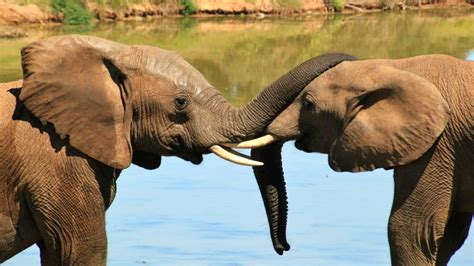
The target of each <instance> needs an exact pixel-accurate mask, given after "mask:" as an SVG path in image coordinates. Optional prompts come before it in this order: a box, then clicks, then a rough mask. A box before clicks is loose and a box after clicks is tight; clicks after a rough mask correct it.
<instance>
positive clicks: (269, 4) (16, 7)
mask: <svg viewBox="0 0 474 266" xmlns="http://www.w3.org/2000/svg"><path fill="white" fill-rule="evenodd" d="M191 1H192V2H191ZM16 2H21V1H11V0H10V1H8V0H7V1H5V0H4V1H2V0H0V24H28V23H50V22H59V23H60V22H64V14H63V13H61V12H53V10H52V7H51V5H50V4H48V1H46V4H43V5H44V6H38V5H35V4H28V5H20V4H18V3H16ZM32 2H34V1H32ZM43 2H44V1H43ZM82 2H83V6H84V8H85V9H86V10H88V11H89V12H90V14H91V17H92V18H96V19H98V20H101V21H121V20H141V19H146V18H150V17H159V16H182V15H183V14H189V13H190V14H191V15H194V16H206V15H254V16H257V17H264V16H265V15H286V16H293V15H296V16H298V15H311V14H325V13H332V12H343V13H353V12H355V13H364V12H373V11H380V10H392V9H416V8H422V9H427V8H446V7H448V8H472V7H474V0H444V1H443V2H440V1H438V0H403V1H400V0H345V1H344V0H184V1H169V0H165V1H156V2H157V3H156V4H151V3H152V2H153V1H148V2H146V3H144V4H131V5H126V6H115V7H113V8H112V6H113V5H107V4H105V5H99V4H97V1H82ZM137 2H139V1H137ZM158 2H160V3H158ZM183 3H184V4H183ZM185 3H192V6H191V8H190V7H189V6H186V4H185Z"/></svg>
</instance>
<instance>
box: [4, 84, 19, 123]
mask: <svg viewBox="0 0 474 266" xmlns="http://www.w3.org/2000/svg"><path fill="white" fill-rule="evenodd" d="M22 84H23V81H22V80H17V81H13V82H7V83H0V130H2V129H3V128H4V127H5V126H6V125H7V124H8V123H9V122H10V121H11V120H12V117H13V115H14V113H15V110H16V106H17V97H18V95H19V93H20V89H21V86H22Z"/></svg>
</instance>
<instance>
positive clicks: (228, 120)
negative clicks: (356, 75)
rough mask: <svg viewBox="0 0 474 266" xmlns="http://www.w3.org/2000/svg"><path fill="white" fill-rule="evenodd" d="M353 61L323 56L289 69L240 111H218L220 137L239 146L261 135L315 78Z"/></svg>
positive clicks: (341, 55) (339, 57)
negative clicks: (338, 65) (243, 141)
mask: <svg viewBox="0 0 474 266" xmlns="http://www.w3.org/2000/svg"><path fill="white" fill-rule="evenodd" d="M346 60H348V61H352V60H355V58H354V57H353V56H350V55H346V54H337V53H336V54H325V55H321V56H317V57H314V58H312V59H310V60H308V61H306V62H304V63H302V64H300V65H298V66H296V67H295V68H293V69H292V70H291V71H289V72H288V73H287V74H285V75H283V76H282V77H280V78H279V79H278V80H276V81H274V82H273V83H272V84H270V85H269V86H268V87H266V88H265V89H264V90H263V91H262V92H261V93H260V94H259V95H258V96H257V97H255V98H254V99H253V100H252V101H251V102H250V103H249V104H247V105H246V106H244V107H242V108H229V107H228V106H227V107H225V109H223V110H221V111H222V114H223V116H222V119H223V121H222V123H220V124H221V125H223V126H224V127H223V128H222V134H223V136H224V137H225V138H228V139H230V140H231V142H239V141H242V140H245V139H248V138H251V137H254V136H255V135H257V134H259V133H261V132H262V131H263V130H264V129H265V128H266V126H267V125H268V124H269V123H270V122H271V121H272V120H273V119H274V118H275V117H276V116H277V115H278V114H279V113H280V112H281V111H283V110H284V109H285V108H286V107H287V106H288V105H289V104H290V103H291V102H292V101H293V100H294V99H295V98H296V96H298V94H299V93H300V92H301V91H302V90H303V89H304V88H305V87H306V86H307V85H308V84H309V83H310V82H311V81H312V80H314V79H315V78H317V77H318V76H319V75H321V74H322V73H323V72H325V71H326V70H328V69H330V68H332V67H334V66H336V65H337V64H339V63H341V62H343V61H346Z"/></svg>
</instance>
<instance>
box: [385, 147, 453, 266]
mask: <svg viewBox="0 0 474 266" xmlns="http://www.w3.org/2000/svg"><path fill="white" fill-rule="evenodd" d="M440 157H442V156H441V155H439V154H437V153H436V152H434V153H433V152H432V151H431V152H429V153H428V154H425V155H424V156H423V157H422V158H420V159H418V160H417V161H416V162H414V163H412V164H409V165H406V166H402V167H398V168H396V169H395V172H394V180H395V194H394V201H393V206H392V211H391V214H390V219H389V225H388V237H389V243H390V253H391V259H392V264H393V265H435V263H436V259H437V254H438V252H439V249H440V245H441V242H442V241H441V240H442V238H443V237H444V232H445V227H446V225H447V223H448V219H449V215H450V212H451V210H450V208H451V205H452V204H451V202H452V191H453V178H451V177H452V174H453V173H452V168H451V167H449V165H448V166H446V165H442V166H440V165H439V161H438V159H440Z"/></svg>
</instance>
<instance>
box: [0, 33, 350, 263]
mask: <svg viewBox="0 0 474 266" xmlns="http://www.w3.org/2000/svg"><path fill="white" fill-rule="evenodd" d="M346 59H350V57H348V56H345V55H339V54H334V55H326V56H321V57H318V58H314V59H312V60H310V61H307V62H306V63H304V64H302V65H300V66H297V67H296V68H295V69H294V70H293V71H292V72H291V73H289V74H287V75H285V76H283V77H281V78H280V79H279V80H277V81H276V82H275V83H274V84H272V85H270V86H269V87H268V88H267V89H265V90H264V91H263V92H262V93H261V94H260V95H259V96H257V97H256V98H255V99H254V100H253V101H252V102H251V103H249V104H248V105H246V106H244V107H242V108H235V107H233V106H232V105H230V104H229V103H228V102H227V101H226V100H225V99H224V98H223V97H222V96H221V95H220V94H219V92H218V91H217V90H216V89H215V88H213V86H212V85H211V84H209V82H208V81H207V80H206V79H205V78H204V77H203V76H202V75H201V73H199V72H198V71H197V70H196V69H194V68H193V67H192V66H191V65H189V64H188V63H187V62H186V61H184V60H183V59H182V58H181V57H180V56H178V55H177V54H176V53H173V52H169V51H165V50H162V49H159V48H156V47H150V46H128V45H122V44H118V43H115V42H111V41H107V40H104V39H101V38H97V37H88V36H79V35H72V36H62V37H54V38H49V39H46V40H41V41H38V42H34V43H32V44H30V45H28V46H27V47H25V48H24V49H23V50H22V67H23V77H24V79H23V80H22V81H15V82H11V83H6V84H0V262H4V261H5V260H7V259H8V258H10V257H12V256H14V255H15V254H17V253H18V252H20V251H22V250H23V249H25V248H27V247H28V246H31V245H33V244H36V245H37V246H38V247H39V248H40V251H41V262H42V264H44V265H58V264H60V265H71V264H79V265H105V263H106V249H107V247H106V246H107V240H106V233H105V219H104V212H105V210H106V209H107V208H108V207H109V206H110V204H111V203H112V201H113V199H114V196H115V181H116V179H117V178H118V176H119V174H120V172H121V170H122V169H125V168H127V167H128V166H129V165H130V164H131V163H133V164H136V165H138V166H141V167H144V168H146V169H155V168H158V167H159V166H160V162H161V156H178V157H180V158H183V159H185V160H187V161H191V162H192V163H194V164H199V163H200V162H201V161H202V155H203V154H204V153H208V152H209V151H212V152H215V153H217V154H218V155H219V156H221V157H223V158H226V159H228V160H231V161H233V162H235V163H238V164H245V165H254V166H255V165H261V163H259V162H257V161H252V160H250V159H249V158H246V157H243V156H242V155H239V154H238V153H236V152H234V151H232V150H230V149H228V148H225V147H222V146H219V144H221V143H232V142H237V141H242V140H245V139H248V138H249V137H252V136H255V134H256V133H257V132H261V131H262V130H263V129H264V128H265V127H266V126H267V125H268V124H269V123H270V121H272V120H273V119H274V118H275V117H276V116H277V115H278V114H279V113H280V112H281V111H282V110H283V109H284V108H285V107H287V106H288V104H290V103H291V101H292V100H294V98H295V97H296V96H297V95H298V92H299V91H298V89H296V90H295V89H294V86H293V85H294V84H295V82H296V83H298V85H297V87H299V88H300V89H299V90H301V89H303V88H304V87H305V86H306V85H307V84H308V83H309V82H310V81H311V80H312V79H313V78H315V77H316V76H317V75H319V74H320V73H322V72H324V70H325V69H327V68H329V67H332V66H334V65H336V64H337V63H339V62H341V61H343V60H346ZM290 84H291V86H290ZM268 99H272V101H269V100H268Z"/></svg>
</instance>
